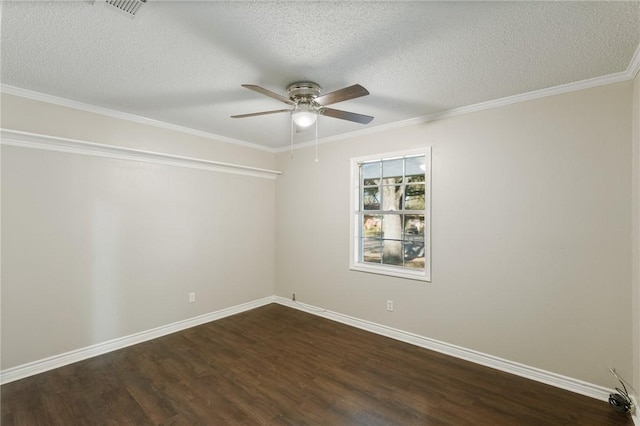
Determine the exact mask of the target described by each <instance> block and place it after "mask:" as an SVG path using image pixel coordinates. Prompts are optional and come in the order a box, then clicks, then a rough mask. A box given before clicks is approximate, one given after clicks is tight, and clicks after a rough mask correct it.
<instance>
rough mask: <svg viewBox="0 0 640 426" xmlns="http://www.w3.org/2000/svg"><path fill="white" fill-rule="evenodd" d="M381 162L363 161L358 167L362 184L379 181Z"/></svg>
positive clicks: (374, 183) (373, 183)
mask: <svg viewBox="0 0 640 426" xmlns="http://www.w3.org/2000/svg"><path fill="white" fill-rule="evenodd" d="M381 166H382V162H380V161H376V162H374V163H364V164H363V165H362V167H361V168H360V173H361V179H362V183H363V185H378V184H379V183H380V173H381Z"/></svg>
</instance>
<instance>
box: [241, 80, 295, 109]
mask: <svg viewBox="0 0 640 426" xmlns="http://www.w3.org/2000/svg"><path fill="white" fill-rule="evenodd" d="M242 87H246V88H247V89H250V90H253V91H254V92H258V93H262V94H263V95H266V96H269V97H270V98H273V99H277V100H279V101H280V102H284V103H285V104H289V105H295V104H296V103H295V102H293V101H292V100H291V99H288V98H285V97H284V96H280V95H278V94H277V93H273V92H272V91H271V90H267V89H265V88H264V87H260V86H256V85H255V84H243V85H242Z"/></svg>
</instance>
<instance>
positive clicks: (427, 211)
mask: <svg viewBox="0 0 640 426" xmlns="http://www.w3.org/2000/svg"><path fill="white" fill-rule="evenodd" d="M415 155H424V158H425V171H424V174H425V189H424V191H425V194H424V199H425V200H424V201H425V206H424V220H425V229H424V247H425V253H424V271H421V270H412V269H409V268H405V267H402V266H392V265H377V264H373V263H365V262H361V261H360V253H359V251H360V244H359V240H360V229H361V227H360V223H359V215H360V211H359V210H358V209H359V204H360V201H359V200H360V165H361V164H362V163H366V162H370V161H376V160H378V161H380V160H388V159H393V158H403V157H411V156H415ZM350 163H351V182H350V189H351V197H350V198H351V201H350V210H349V212H350V213H349V214H350V216H351V218H350V220H349V222H350V235H351V238H350V244H349V256H350V259H351V260H350V262H349V269H350V270H352V271H358V272H368V273H374V274H381V275H389V276H393V277H399V278H406V279H411V280H419V281H428V282H430V281H431V147H427V148H421V149H417V150H406V151H399V152H391V153H385V154H375V155H367V156H364V157H357V158H352V159H351V161H350Z"/></svg>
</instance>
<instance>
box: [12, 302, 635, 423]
mask: <svg viewBox="0 0 640 426" xmlns="http://www.w3.org/2000/svg"><path fill="white" fill-rule="evenodd" d="M274 302H275V303H278V304H280V305H284V306H288V307H291V308H295V309H298V310H301V311H304V312H308V313H311V314H314V315H318V316H320V317H324V318H327V319H330V320H333V321H337V322H340V323H343V324H347V325H350V326H352V327H356V328H360V329H362V330H366V331H369V332H372V333H376V334H379V335H382V336H386V337H390V338H392V339H395V340H399V341H402V342H406V343H409V344H412V345H416V346H419V347H422V348H425V349H430V350H433V351H436V352H440V353H444V354H447V355H450V356H453V357H455V358H460V359H464V360H466V361H471V362H474V363H476V364H480V365H484V366H487V367H491V368H494V369H496V370H500V371H504V372H506V373H511V374H515V375H517V376H520V377H524V378H527V379H531V380H535V381H537V382H541V383H545V384H548V385H551V386H555V387H558V388H560V389H565V390H568V391H571V392H575V393H578V394H580V395H585V396H588V397H591V398H595V399H599V400H602V401H607V400H608V398H609V394H610V393H612V392H613V389H607V388H605V387H602V386H598V385H595V384H591V383H587V382H584V381H581V380H578V379H573V378H571V377H566V376H562V375H560V374H556V373H552V372H549V371H545V370H541V369H538V368H534V367H530V366H527V365H524V364H520V363H517V362H513V361H509V360H506V359H503V358H498V357H495V356H493V355H488V354H484V353H481V352H477V351H474V350H471V349H466V348H463V347H460V346H456V345H452V344H449V343H445V342H441V341H438V340H435V339H431V338H428V337H424V336H420V335H417V334H413V333H409V332H406V331H402V330H398V329H395V328H391V327H387V326H385V325H381V324H376V323H373V322H370V321H365V320H362V319H358V318H354V317H351V316H348V315H344V314H340V313H338V312H332V311H329V310H326V309H321V308H317V307H315V306H311V305H307V304H304V303H300V302H293V301H291V300H289V299H287V298H284V297H279V296H269V297H265V298H262V299H259V300H255V301H252V302H248V303H243V304H241V305H237V306H232V307H230V308H225V309H221V310H219V311H215V312H212V313H209V314H204V315H200V316H197V317H194V318H190V319H187V320H183V321H178V322H175V323H173V324H169V325H165V326H162V327H157V328H154V329H151V330H147V331H143V332H140V333H135V334H132V335H129V336H125V337H121V338H118V339H114V340H110V341H107V342H103V343H98V344H95V345H92V346H87V347H85V348H81V349H77V350H74V351H70V352H66V353H63V354H60V355H55V356H52V357H49V358H45V359H42V360H39V361H34V362H30V363H28V364H23V365H19V366H17V367H13V368H9V369H6V370H2V371H0V383H1V384H5V383H10V382H13V381H15V380H20V379H23V378H25V377H29V376H33V375H35V374H39V373H44V372H45V371H49V370H53V369H55V368H59V367H63V366H65V365H68V364H72V363H74V362H78V361H82V360H85V359H88V358H92V357H94V356H98V355H102V354H105V353H108V352H111V351H115V350H118V349H122V348H126V347H127V346H132V345H135V344H138V343H142V342H145V341H148V340H151V339H155V338H158V337H162V336H166V335H167V334H171V333H175V332H177V331H181V330H185V329H187V328H191V327H195V326H198V325H201V324H205V323H207V322H211V321H215V320H217V319H221V318H224V317H228V316H231V315H235V314H238V313H241V312H245V311H248V310H251V309H255V308H258V307H260V306H264V305H268V304H269V303H274ZM634 404H635V406H636V407H637V401H635V400H634ZM633 421H634V424H635V425H637V426H640V421H639V419H638V412H637V411H636V413H635V414H634V416H633Z"/></svg>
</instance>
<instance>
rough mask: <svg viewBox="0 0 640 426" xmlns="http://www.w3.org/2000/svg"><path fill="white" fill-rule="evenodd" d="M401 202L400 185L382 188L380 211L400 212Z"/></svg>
mask: <svg viewBox="0 0 640 426" xmlns="http://www.w3.org/2000/svg"><path fill="white" fill-rule="evenodd" d="M401 201H402V185H383V186H382V207H381V208H380V209H381V210H400V209H401V208H402V206H401Z"/></svg>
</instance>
